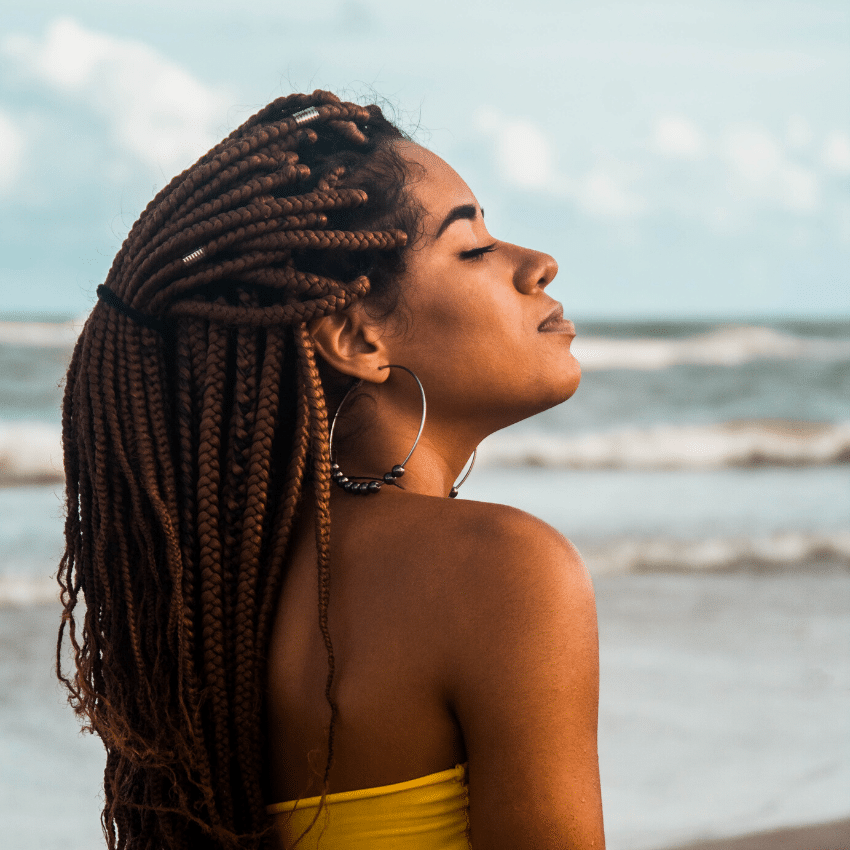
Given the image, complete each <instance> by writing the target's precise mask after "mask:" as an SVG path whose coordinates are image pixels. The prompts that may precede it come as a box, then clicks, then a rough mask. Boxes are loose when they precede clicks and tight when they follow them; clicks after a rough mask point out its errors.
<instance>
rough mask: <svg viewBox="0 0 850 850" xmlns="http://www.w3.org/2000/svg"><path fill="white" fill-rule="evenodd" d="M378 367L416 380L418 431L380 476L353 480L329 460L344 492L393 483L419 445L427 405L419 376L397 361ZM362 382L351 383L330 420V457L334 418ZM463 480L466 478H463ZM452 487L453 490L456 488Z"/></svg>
mask: <svg viewBox="0 0 850 850" xmlns="http://www.w3.org/2000/svg"><path fill="white" fill-rule="evenodd" d="M378 369H404V371H405V372H407V373H408V374H409V375H411V376H412V377H413V380H414V381H416V383H417V385H418V387H419V394H420V395H421V396H422V419H421V420H420V421H419V431H418V432H417V434H416V439H415V440H414V441H413V445H412V446H411V447H410V451H409V452H408V453H407V457H405V459H404V460H403V461H402V462H401V463H397V464H396V465H395V466H394V467H393V468H392V469H391V470H390V471H389V472H385V473H384V475H383V476H382V477H381V478H369V477H368V476H356V477H357V478H361V479H362V480H360V481H355V480H353V479H352V478H348V477H347V476H346V475H345V473H344V472H343V471H342V470H341V469H340V468H339V464H338V463H335V462H331V478H332V479H333V480H334V482H336V485H337V486H338V487H341V488H342V489H343V490H345V492H346V493H360V494H364V495H367V494H369V493H377V492H378V491H379V490H380V489H381V487H383V486H384V484H395V483H396V479H397V478H401V477H402V475H404V465H405V464H406V463H407V462H408V461H409V460H410V456H411V455H412V454H413V452H414V450H415V449H416V447H417V446H418V445H419V438H420V437H421V436H422V429H423V428H424V427H425V411H426V407H427V405H426V404H425V388H424V387H423V386H422V381H420V380H419V378H417V377H416V374H415V373H414V372H413V371H412V370H410V369H408V368H407V366H399V365H398V364H397V363H389V364H388V365H386V366H378ZM362 383H363V381H358V382H357V383H356V384H354V385H352V387H351V388H350V389H349V390H348V392H347V393H346V394H345V395H344V396H343V397H342V401H341V402H340V403H339V407H338V408H337V409H336V413H335V414H334V418H333V420H332V421H331V429H330V431H329V432H328V454H329V455H331V457H333V454H332V452H333V439H334V428H336V420H337V417H338V416H339V412H340V410H342V408H343V407H344V406H345V402H346V401H347V400H348V397H349V396H350V395H351V393H352V392H353V391H354V390H356V389H358V388H359V387H360V385H361V384H362ZM468 474H469V473H467V475H468ZM464 480H466V479H465V478H464ZM461 484H463V481H461ZM458 486H460V485H458ZM452 489H453V490H454V489H456V488H452Z"/></svg>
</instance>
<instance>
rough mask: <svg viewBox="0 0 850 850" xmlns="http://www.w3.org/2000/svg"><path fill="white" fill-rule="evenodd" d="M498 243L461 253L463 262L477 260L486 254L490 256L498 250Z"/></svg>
mask: <svg viewBox="0 0 850 850" xmlns="http://www.w3.org/2000/svg"><path fill="white" fill-rule="evenodd" d="M496 244H497V243H496V242H494V243H493V244H492V245H485V246H484V247H483V248H472V249H471V250H469V251H461V252H460V258H461V260H477V259H479V258H480V257H483V256H484V255H485V254H489V253H491V252H492V251H495V250H496Z"/></svg>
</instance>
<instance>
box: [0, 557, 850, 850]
mask: <svg viewBox="0 0 850 850" xmlns="http://www.w3.org/2000/svg"><path fill="white" fill-rule="evenodd" d="M594 583H595V585H596V590H597V599H598V608H599V623H600V649H601V668H602V670H601V674H602V690H601V700H600V764H601V771H602V784H603V795H604V803H605V820H606V834H607V846H608V850H671V848H677V850H679V848H682V850H684V848H687V850H768V848H770V850H850V838H848V834H850V833H848V830H849V829H850V821H848V820H847V818H848V816H850V797H849V796H848V793H847V791H848V788H850V757H848V756H850V712H848V711H847V700H846V692H847V688H848V685H850V657H848V656H850V653H848V652H847V646H848V645H850V620H848V617H847V615H846V611H847V610H848V604H850V572H848V571H847V570H846V568H838V567H836V566H835V565H829V564H820V565H817V564H812V565H810V569H809V570H808V571H806V572H805V574H800V573H798V574H771V575H767V576H764V575H758V574H756V573H754V572H750V573H747V572H741V573H737V574H705V575H685V574H682V575H675V574H669V573H665V574H652V575H631V576H600V577H597V578H595V580H594ZM57 618H58V613H57V609H56V608H53V607H51V606H47V605H33V606H29V607H5V608H0V823H2V824H3V827H2V834H3V840H2V842H0V843H2V844H3V846H4V847H9V848H13V850H53V848H55V849H56V850H60V848H61V850H93V848H97V847H103V846H104V844H103V839H102V836H101V832H100V827H99V823H98V816H99V810H100V805H101V802H100V799H99V795H100V782H101V777H102V770H103V750H102V748H101V746H100V744H99V742H98V741H97V739H94V738H92V737H91V736H88V735H81V734H80V733H79V732H78V731H77V728H78V727H77V722H76V720H75V718H74V716H73V713H72V712H71V711H70V709H68V707H67V705H66V704H65V701H64V697H63V695H62V693H61V692H60V690H59V688H58V685H57V684H56V682H55V679H54V678H53V674H52V660H53V653H54V652H55V636H56V625H57ZM842 818H843V819H844V820H842ZM810 824H815V825H814V826H810ZM777 829H778V830H779V831H776V830H777ZM689 842H691V843H689ZM694 842H696V843H694Z"/></svg>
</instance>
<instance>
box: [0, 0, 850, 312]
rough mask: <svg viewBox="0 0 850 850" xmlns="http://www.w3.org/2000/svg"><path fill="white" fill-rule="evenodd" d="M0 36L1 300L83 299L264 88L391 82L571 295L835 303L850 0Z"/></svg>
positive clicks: (480, 7) (846, 260)
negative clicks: (138, 226)
mask: <svg viewBox="0 0 850 850" xmlns="http://www.w3.org/2000/svg"><path fill="white" fill-rule="evenodd" d="M16 6H17V7H18V8H17V9H14V10H12V11H6V12H4V26H3V31H2V35H0V201H2V205H0V293H2V306H0V310H2V311H4V312H7V313H8V312H9V311H21V312H39V311H42V312H68V313H73V314H79V313H84V312H86V311H87V310H88V309H89V307H90V305H91V303H92V296H93V292H94V289H95V287H96V286H97V284H98V283H100V282H101V281H102V280H103V278H104V276H105V274H106V271H107V270H108V267H109V264H110V262H111V260H112V257H113V255H114V254H115V252H116V251H117V249H118V248H119V246H120V243H121V240H122V239H123V237H124V235H125V234H126V232H127V230H128V228H129V227H130V225H131V224H132V223H133V221H134V220H135V218H136V217H137V215H138V214H139V212H140V210H141V209H142V208H143V207H144V205H145V204H146V203H147V201H148V200H149V199H150V198H151V197H152V195H153V194H154V192H155V191H156V190H157V189H158V188H159V187H160V186H162V185H163V184H164V183H165V182H167V180H168V179H169V178H170V177H171V176H173V174H174V173H176V172H177V171H179V170H181V169H182V168H184V167H186V166H187V165H189V164H190V163H191V162H192V161H193V160H194V159H195V158H196V157H197V156H199V155H200V154H201V153H203V152H204V151H205V150H206V149H207V148H208V147H209V146H210V145H211V144H212V143H213V142H215V141H217V140H218V139H219V138H221V136H223V135H224V134H225V133H226V132H228V131H229V130H230V129H232V128H233V127H234V126H235V125H237V124H238V123H239V122H241V121H242V120H244V118H246V117H247V116H248V115H249V114H251V113H252V112H253V111H255V110H256V109H257V108H259V107H260V106H262V105H263V104H264V103H266V102H267V101H268V100H270V99H272V98H274V97H276V96H278V95H281V94H286V93H288V92H290V91H293V90H311V89H313V88H316V87H323V88H331V89H333V90H336V91H338V92H340V93H342V94H344V95H348V96H351V97H353V98H355V99H363V98H366V99H371V95H372V94H377V95H378V96H380V97H383V98H386V100H387V101H388V102H389V103H390V104H391V106H392V107H393V108H394V110H395V111H396V114H397V117H398V118H399V120H400V122H401V124H402V125H403V126H404V127H405V128H406V129H407V130H409V131H414V135H415V137H416V138H417V140H419V141H421V142H422V143H423V144H425V145H427V146H429V147H431V148H432V149H434V150H435V151H436V152H437V153H439V154H441V155H442V156H444V157H445V158H446V159H447V160H448V161H449V162H450V163H451V164H452V165H454V166H455V167H456V168H457V170H458V171H459V172H460V173H461V174H462V175H463V176H464V177H465V178H466V179H467V181H468V182H469V183H470V185H471V187H472V189H473V191H475V192H476V194H477V195H478V197H479V200H480V201H481V203H482V204H483V206H484V207H485V209H486V210H487V218H488V223H489V225H490V228H491V231H492V232H493V233H494V235H495V236H497V237H501V238H504V239H508V240H510V241H516V242H522V243H525V244H528V245H531V246H533V247H536V248H540V249H542V250H546V251H549V252H550V253H552V254H553V255H554V256H555V257H556V258H557V259H558V261H559V262H560V265H561V272H560V275H559V277H558V279H557V280H556V282H555V283H554V284H553V285H552V288H553V292H554V294H555V295H556V296H557V297H558V298H559V299H561V300H563V301H564V304H565V307H566V309H567V312H568V314H569V315H571V316H576V317H583V316H584V317H605V316H611V317H640V316H689V317H699V316H706V317H717V316H732V317H734V316H741V317H748V316H783V315H792V316H793V315H797V316H848V315H850V191H849V190H850V4H848V3H847V2H846V0H794V2H789V1H788V0H770V2H765V0H746V2H743V0H734V2H729V0H705V1H704V2H690V1H689V0H656V1H655V2H644V0H628V2H607V1H606V0H596V2H592V0H583V2H576V1H575V0H557V2H543V0H524V2H521V3H520V2H510V3H509V2H497V0H490V2H486V3H485V2H477V1H476V0H472V1H471V2H459V0H454V2H449V0H434V2H431V3H430V4H429V5H428V9H427V12H425V11H424V9H425V7H424V5H423V4H421V3H410V2H405V0H394V2H393V1H392V0H317V1H316V2H310V3H299V4H296V3H291V2H287V1H286V0H277V2H267V1H266V0H258V2H254V3H251V4H249V5H243V4H238V5H237V4H220V5H218V6H216V5H215V4H212V3H209V2H205V3H200V2H195V0H188V1H186V0H184V2H180V3H176V2H170V3H165V2H159V1H158V0H154V1H153V2H145V3H143V4H142V3H137V2H125V3H114V2H113V3H106V2H101V0H97V2H95V1H94V0H92V1H91V2H73V0H72V2H65V3H62V4H60V3H58V2H31V3H28V4H16Z"/></svg>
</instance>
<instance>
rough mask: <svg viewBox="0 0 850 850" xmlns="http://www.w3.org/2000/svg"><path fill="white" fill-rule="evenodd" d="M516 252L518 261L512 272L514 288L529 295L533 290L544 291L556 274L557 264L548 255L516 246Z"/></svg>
mask: <svg viewBox="0 0 850 850" xmlns="http://www.w3.org/2000/svg"><path fill="white" fill-rule="evenodd" d="M517 251H518V252H519V258H518V260H519V261H518V262H517V267H516V271H515V272H514V286H515V287H516V288H517V290H518V291H519V292H522V293H524V294H526V295H530V294H531V293H532V292H534V290H535V289H544V288H545V287H547V286H548V285H549V284H550V283H551V282H552V280H553V279H554V277H555V275H556V274H558V263H557V262H556V261H555V258H554V257H550V256H549V254H544V253H543V252H542V251H532V250H531V249H530V248H520V247H518V246H517Z"/></svg>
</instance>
